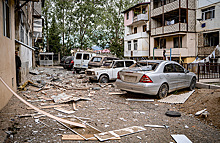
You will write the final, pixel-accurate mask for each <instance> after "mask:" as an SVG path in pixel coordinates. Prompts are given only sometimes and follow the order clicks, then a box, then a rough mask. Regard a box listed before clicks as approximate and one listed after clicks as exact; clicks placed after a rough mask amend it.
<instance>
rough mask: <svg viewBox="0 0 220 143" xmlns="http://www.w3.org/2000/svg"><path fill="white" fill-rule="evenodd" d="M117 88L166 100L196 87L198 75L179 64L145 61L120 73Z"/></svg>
mask: <svg viewBox="0 0 220 143" xmlns="http://www.w3.org/2000/svg"><path fill="white" fill-rule="evenodd" d="M116 85H117V88H119V89H121V90H124V91H127V92H133V93H142V94H148V95H157V97H158V98H164V97H166V96H167V94H168V93H169V92H172V91H175V90H178V89H183V88H189V89H190V90H193V89H194V88H195V85H196V75H195V74H194V73H192V72H189V71H188V70H186V69H184V68H183V67H182V66H181V65H180V64H179V63H177V62H174V61H163V60H143V61H139V62H137V63H136V64H134V65H132V66H131V67H130V68H128V69H124V70H121V71H119V72H118V76H117V81H116Z"/></svg>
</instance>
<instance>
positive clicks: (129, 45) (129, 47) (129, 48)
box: [128, 41, 131, 50]
mask: <svg viewBox="0 0 220 143" xmlns="http://www.w3.org/2000/svg"><path fill="white" fill-rule="evenodd" d="M128 50H131V41H128Z"/></svg>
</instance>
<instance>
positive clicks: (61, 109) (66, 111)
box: [54, 108, 75, 114]
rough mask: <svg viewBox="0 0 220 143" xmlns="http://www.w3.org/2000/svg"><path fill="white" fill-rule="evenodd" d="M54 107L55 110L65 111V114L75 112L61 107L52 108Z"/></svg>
mask: <svg viewBox="0 0 220 143" xmlns="http://www.w3.org/2000/svg"><path fill="white" fill-rule="evenodd" d="M54 109H55V110H57V111H60V112H63V113H66V114H73V113H75V111H69V110H65V109H63V108H54Z"/></svg>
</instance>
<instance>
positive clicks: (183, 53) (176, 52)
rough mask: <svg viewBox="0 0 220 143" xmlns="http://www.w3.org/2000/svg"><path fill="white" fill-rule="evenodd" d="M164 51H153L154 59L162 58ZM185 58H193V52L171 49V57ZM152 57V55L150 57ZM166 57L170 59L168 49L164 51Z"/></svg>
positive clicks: (186, 49)
mask: <svg viewBox="0 0 220 143" xmlns="http://www.w3.org/2000/svg"><path fill="white" fill-rule="evenodd" d="M163 51H164V49H155V50H154V56H155V57H163ZM180 55H181V57H187V56H195V53H194V51H192V49H189V48H184V47H183V48H172V52H171V57H180ZM151 56H153V55H151ZM166 56H167V57H170V49H166Z"/></svg>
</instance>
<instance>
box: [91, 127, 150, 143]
mask: <svg viewBox="0 0 220 143" xmlns="http://www.w3.org/2000/svg"><path fill="white" fill-rule="evenodd" d="M145 130H146V129H145V128H143V127H139V126H132V127H128V128H124V129H120V130H113V131H108V132H104V133H99V134H94V136H95V137H97V138H98V139H99V141H106V140H109V139H112V138H118V137H122V136H126V135H129V134H133V133H137V132H141V131H145Z"/></svg>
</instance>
